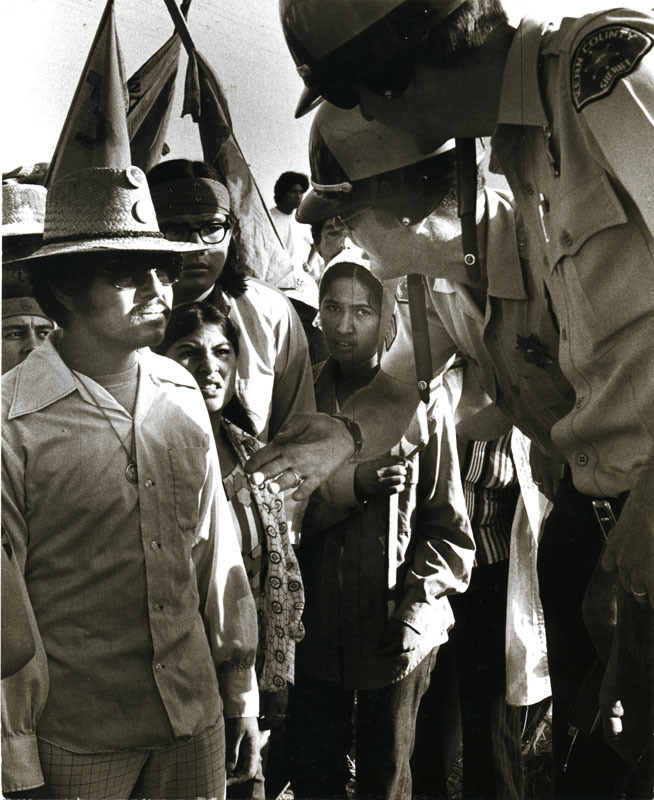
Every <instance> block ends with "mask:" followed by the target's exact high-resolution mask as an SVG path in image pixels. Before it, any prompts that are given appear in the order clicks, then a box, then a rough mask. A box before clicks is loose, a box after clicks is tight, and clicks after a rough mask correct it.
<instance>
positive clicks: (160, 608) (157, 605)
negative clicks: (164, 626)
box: [154, 603, 164, 611]
mask: <svg viewBox="0 0 654 800" xmlns="http://www.w3.org/2000/svg"><path fill="white" fill-rule="evenodd" d="M163 609H164V607H163V604H162V603H157V604H156V605H155V607H154V610H155V611H163Z"/></svg>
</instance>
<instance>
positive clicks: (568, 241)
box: [561, 231, 572, 247]
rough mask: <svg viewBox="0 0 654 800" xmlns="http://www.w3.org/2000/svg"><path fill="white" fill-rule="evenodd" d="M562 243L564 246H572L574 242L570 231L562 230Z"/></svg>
mask: <svg viewBox="0 0 654 800" xmlns="http://www.w3.org/2000/svg"><path fill="white" fill-rule="evenodd" d="M561 244H562V245H563V246H564V247H570V245H571V244H572V236H570V234H569V233H568V231H561Z"/></svg>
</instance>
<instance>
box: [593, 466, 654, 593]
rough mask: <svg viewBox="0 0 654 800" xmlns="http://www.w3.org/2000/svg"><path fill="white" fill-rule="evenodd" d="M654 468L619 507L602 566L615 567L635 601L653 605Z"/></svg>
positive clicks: (621, 581)
mask: <svg viewBox="0 0 654 800" xmlns="http://www.w3.org/2000/svg"><path fill="white" fill-rule="evenodd" d="M653 497H654V468H653V467H652V466H649V467H648V469H647V470H645V471H644V472H643V473H642V474H641V476H640V478H639V480H638V482H637V484H636V486H635V487H634V490H633V491H632V492H631V494H630V495H629V498H628V499H627V502H626V503H625V505H624V508H623V509H622V513H621V514H620V518H619V519H618V522H617V524H616V525H615V527H614V528H613V530H612V531H611V533H610V534H609V538H608V542H607V544H606V547H605V548H604V555H603V557H602V567H603V568H604V569H605V570H606V571H607V572H611V571H612V570H617V572H618V577H619V579H620V583H621V584H622V587H623V588H624V590H625V591H626V592H629V593H631V594H632V595H633V597H634V599H635V600H636V602H637V603H640V604H643V605H645V604H647V602H649V603H650V605H651V606H652V608H654V515H653V514H652V498H653Z"/></svg>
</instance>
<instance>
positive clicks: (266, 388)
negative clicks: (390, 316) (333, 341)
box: [148, 159, 315, 441]
mask: <svg viewBox="0 0 654 800" xmlns="http://www.w3.org/2000/svg"><path fill="white" fill-rule="evenodd" d="M148 182H149V184H150V189H151V191H152V199H153V202H154V207H155V210H156V212H157V219H158V221H159V226H160V228H161V230H162V232H163V234H164V236H165V237H166V238H167V239H168V240H169V241H174V242H194V243H196V244H200V245H205V247H204V249H202V250H197V251H196V252H193V253H187V254H186V255H184V257H183V267H184V268H183V271H182V274H181V276H180V280H179V281H178V283H177V284H176V285H175V288H174V290H173V291H174V294H173V299H174V303H175V305H179V304H180V303H187V302H191V301H194V300H205V301H206V302H209V303H213V305H215V306H216V307H217V308H219V309H221V311H224V312H225V313H227V314H229V316H230V319H231V320H232V321H233V322H234V323H235V324H236V325H237V327H238V328H239V330H240V333H241V339H240V351H239V357H238V377H237V379H236V392H237V395H238V397H239V400H240V401H241V403H242V404H243V406H244V408H245V409H246V411H247V413H248V416H249V417H250V419H251V421H252V423H253V425H254V427H255V429H256V432H257V434H258V435H259V436H260V438H262V439H263V440H264V441H266V440H267V439H270V438H272V437H273V436H275V434H277V433H278V432H279V431H280V429H281V428H282V427H284V425H285V424H286V423H287V422H288V421H289V420H290V419H291V417H293V416H294V415H295V414H296V413H298V412H302V411H312V410H314V409H315V400H314V395H313V381H312V377H311V362H310V360H309V350H308V345H307V341H306V337H305V334H304V330H303V328H302V323H301V322H300V320H299V318H298V316H297V314H296V313H295V311H294V310H293V308H292V306H291V304H290V303H289V302H288V300H287V299H286V298H285V297H284V295H283V294H282V293H281V292H279V291H278V290H277V289H275V288H273V287H272V286H268V285H267V284H265V283H264V282H263V281H260V280H258V279H256V278H253V277H251V276H249V275H248V274H247V273H246V272H245V271H244V269H243V267H242V266H241V265H240V264H239V259H238V245H237V239H236V237H235V236H234V235H233V234H234V231H235V230H237V229H238V220H236V219H235V218H234V217H233V216H232V214H231V210H230V199H229V193H228V191H227V188H226V187H225V186H224V184H222V183H221V182H220V180H219V177H218V174H217V173H216V171H215V170H214V169H213V167H211V166H210V165H209V164H206V163H204V162H202V161H188V160H186V159H176V160H172V161H164V162H162V163H161V164H158V165H157V166H156V167H154V168H153V169H152V170H150V172H149V173H148Z"/></svg>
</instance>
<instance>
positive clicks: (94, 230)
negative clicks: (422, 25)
mask: <svg viewBox="0 0 654 800" xmlns="http://www.w3.org/2000/svg"><path fill="white" fill-rule="evenodd" d="M45 230H46V234H45V237H44V243H43V246H42V247H41V248H40V249H39V250H37V251H36V252H35V253H34V254H33V255H32V256H30V257H29V259H28V260H27V261H26V262H22V263H26V264H27V266H28V269H29V271H30V274H31V278H32V281H33V285H34V292H35V296H36V298H37V300H38V301H39V303H40V304H41V305H42V307H43V308H44V309H45V310H46V311H47V313H48V314H49V315H50V316H51V317H52V318H53V319H55V320H56V321H57V323H58V324H59V325H60V329H58V330H56V331H54V332H53V333H52V334H51V335H50V336H49V338H48V339H47V341H46V342H45V344H43V346H42V347H40V348H39V349H38V350H35V351H34V352H33V353H31V354H30V355H29V356H28V357H27V358H26V359H25V360H24V361H23V363H22V364H20V365H19V366H18V367H16V368H15V369H13V370H11V371H10V372H9V373H7V374H6V375H5V376H4V378H3V393H2V395H3V397H2V399H3V411H2V436H3V465H2V470H3V472H2V525H3V531H4V532H6V534H7V536H8V537H9V540H10V542H11V546H12V549H13V552H14V554H15V558H16V561H17V563H18V565H19V566H20V568H21V570H22V571H23V573H24V575H25V581H26V585H27V589H28V592H29V597H30V601H31V603H32V608H33V611H34V617H35V620H36V626H37V629H38V631H37V633H38V635H37V642H36V651H37V654H36V656H35V658H34V659H32V661H31V662H30V663H29V664H28V665H27V666H26V667H24V668H23V669H22V670H20V671H19V672H18V673H16V674H15V675H13V676H11V677H10V678H8V679H6V680H4V681H3V682H2V692H3V715H2V723H3V790H4V793H5V794H6V795H8V796H21V795H22V796H29V797H36V796H42V797H50V798H59V797H83V798H105V797H130V796H139V797H152V798H161V797H166V798H195V797H222V796H223V793H224V788H225V782H226V765H227V769H228V771H229V773H230V780H232V781H236V782H237V781H239V780H240V779H247V778H249V777H251V776H252V775H253V774H254V769H255V767H256V760H255V759H256V753H257V747H256V740H257V737H258V730H257V723H256V716H257V714H258V693H257V685H256V678H255V675H254V670H253V662H254V654H255V651H256V646H257V630H256V611H255V609H254V604H253V602H252V599H251V592H250V589H249V586H248V581H247V576H246V574H245V570H244V568H243V562H242V559H241V554H240V548H239V545H238V540H237V538H236V533H235V531H234V528H233V526H232V523H231V516H230V514H229V510H228V509H227V504H226V500H225V497H224V494H223V491H222V484H221V481H220V469H219V465H218V458H217V454H216V451H215V446H214V443H213V435H212V432H211V425H210V422H209V418H208V416H207V413H206V407H205V404H204V400H203V398H202V395H201V394H200V392H199V390H198V388H197V385H195V383H194V381H193V380H192V379H189V376H188V373H187V372H186V371H185V370H183V369H180V368H179V367H178V366H177V365H176V364H174V363H173V362H172V361H170V360H168V359H165V358H162V357H159V356H157V355H155V354H154V353H152V351H151V350H150V347H152V346H154V345H157V344H158V343H159V342H160V341H161V340H162V338H163V334H164V330H165V326H166V321H167V319H168V315H169V312H170V307H171V304H172V295H173V288H172V287H173V285H174V284H175V282H176V281H177V279H178V278H179V275H180V273H181V261H180V257H181V254H182V253H190V252H192V251H194V250H197V249H198V246H197V245H193V244H185V243H175V242H169V241H167V240H166V239H165V238H164V237H163V236H162V234H161V233H160V231H159V229H158V228H157V224H156V217H155V213H154V208H153V206H152V201H151V198H150V195H149V192H148V189H147V183H146V179H145V175H144V174H143V172H142V171H141V170H139V169H138V168H136V167H129V168H128V169H126V170H122V169H108V168H91V169H85V170H80V171H79V172H74V173H71V174H69V175H67V176H65V177H63V178H61V179H60V180H58V181H55V182H54V183H53V185H52V187H51V189H50V193H49V197H48V203H47V208H46V220H45ZM3 623H4V624H10V620H6V619H4V618H3ZM48 684H49V685H48ZM223 718H224V720H225V721H223Z"/></svg>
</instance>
